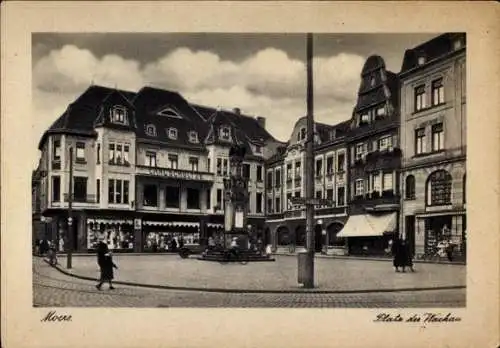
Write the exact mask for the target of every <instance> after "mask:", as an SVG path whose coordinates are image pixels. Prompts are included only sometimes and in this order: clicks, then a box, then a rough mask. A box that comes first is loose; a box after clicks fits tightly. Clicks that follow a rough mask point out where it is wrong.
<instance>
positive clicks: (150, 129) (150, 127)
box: [144, 123, 156, 137]
mask: <svg viewBox="0 0 500 348" xmlns="http://www.w3.org/2000/svg"><path fill="white" fill-rule="evenodd" d="M144 131H145V133H146V135H148V136H150V137H156V126H155V125H154V124H152V123H148V124H147V125H146V126H145V127H144Z"/></svg>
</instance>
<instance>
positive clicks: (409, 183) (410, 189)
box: [405, 175, 415, 199]
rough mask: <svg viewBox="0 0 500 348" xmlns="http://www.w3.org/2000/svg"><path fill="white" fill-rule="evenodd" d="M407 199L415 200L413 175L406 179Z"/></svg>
mask: <svg viewBox="0 0 500 348" xmlns="http://www.w3.org/2000/svg"><path fill="white" fill-rule="evenodd" d="M405 198H406V199H415V177H414V176H413V175H408V176H407V177H406V184H405Z"/></svg>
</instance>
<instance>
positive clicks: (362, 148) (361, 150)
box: [356, 144, 366, 160]
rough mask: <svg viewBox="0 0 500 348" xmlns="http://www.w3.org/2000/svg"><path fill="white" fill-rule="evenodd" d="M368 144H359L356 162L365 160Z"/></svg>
mask: <svg viewBox="0 0 500 348" xmlns="http://www.w3.org/2000/svg"><path fill="white" fill-rule="evenodd" d="M365 149H366V144H357V145H356V160H361V159H363V157H364V155H365Z"/></svg>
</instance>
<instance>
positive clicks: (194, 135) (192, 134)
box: [188, 131, 199, 144]
mask: <svg viewBox="0 0 500 348" xmlns="http://www.w3.org/2000/svg"><path fill="white" fill-rule="evenodd" d="M188 138H189V142H190V143H193V144H197V143H198V142H199V140H198V133H197V132H196V131H190V132H189V134H188Z"/></svg>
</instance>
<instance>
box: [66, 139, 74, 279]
mask: <svg viewBox="0 0 500 348" xmlns="http://www.w3.org/2000/svg"><path fill="white" fill-rule="evenodd" d="M67 240H68V242H67V248H66V249H67V257H66V268H68V269H70V268H71V267H72V261H73V260H72V257H73V255H72V253H73V148H72V147H70V148H69V190H68V235H67Z"/></svg>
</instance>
